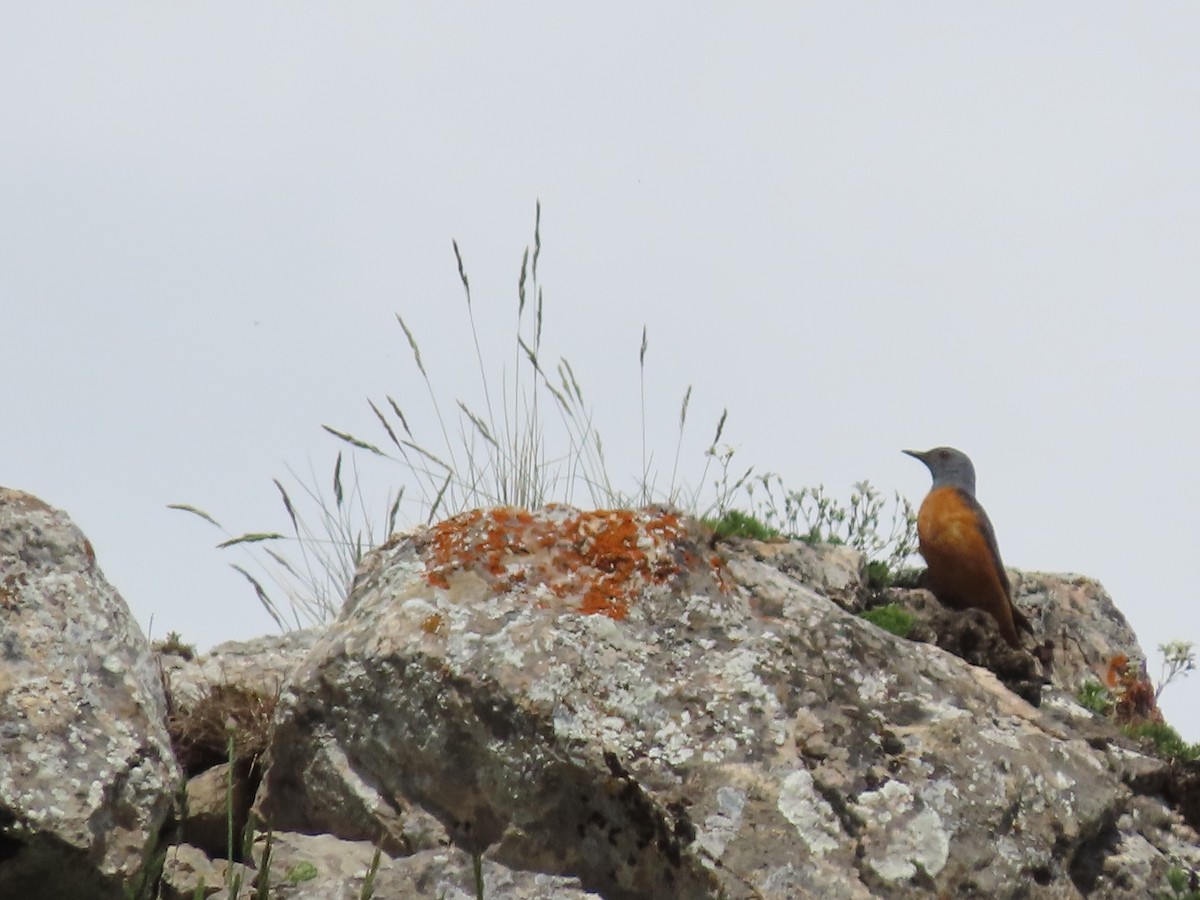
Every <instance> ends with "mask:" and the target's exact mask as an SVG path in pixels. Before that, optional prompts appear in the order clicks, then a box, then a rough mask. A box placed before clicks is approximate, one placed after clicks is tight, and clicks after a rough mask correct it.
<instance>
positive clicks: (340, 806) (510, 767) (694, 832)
mask: <svg viewBox="0 0 1200 900" xmlns="http://www.w3.org/2000/svg"><path fill="white" fill-rule="evenodd" d="M821 552H822V551H820V550H819V549H817V550H814V548H805V549H800V548H799V546H798V545H763V544H753V543H751V542H734V543H731V544H714V543H713V542H711V541H710V540H709V539H708V535H707V534H706V533H705V532H703V531H702V530H701V529H700V528H699V527H698V526H697V525H695V524H694V523H692V522H690V521H689V520H687V519H684V518H681V517H679V516H677V515H676V514H674V513H672V512H670V511H668V510H663V509H655V508H650V509H645V510H639V511H628V510H625V511H612V512H604V511H600V512H590V513H581V512H578V511H576V510H573V509H570V508H566V507H551V508H547V509H544V510H539V511H535V512H533V513H528V512H524V511H520V510H514V509H499V510H489V511H484V512H480V511H476V512H472V513H467V514H463V515H461V516H457V517H455V518H452V519H449V520H447V521H445V522H443V523H441V524H439V525H436V526H433V527H431V528H428V529H422V530H419V531H416V532H413V533H410V534H408V535H404V536H399V537H397V538H394V539H393V540H391V541H389V542H388V543H387V544H386V545H384V546H383V547H381V548H379V549H378V550H377V551H375V552H374V553H373V554H371V555H370V556H369V557H368V558H367V559H366V560H365V561H364V564H363V566H362V567H361V569H360V572H359V574H358V577H357V578H356V582H355V585H354V587H353V589H352V592H351V596H350V597H349V599H348V602H347V604H346V607H345V609H344V611H343V614H342V616H341V617H340V618H339V620H338V621H337V622H336V623H334V624H332V625H331V626H330V627H329V628H328V629H327V631H326V632H325V633H324V634H323V635H322V636H320V637H319V638H318V640H317V641H316V643H315V644H314V646H313V647H312V649H311V651H310V653H309V655H308V658H307V659H306V660H305V661H304V663H303V664H302V665H301V666H300V667H299V668H298V669H297V670H296V671H295V673H294V674H293V677H292V680H291V681H290V682H289V684H288V685H287V686H286V687H285V688H284V691H283V693H282V696H281V701H280V706H279V708H278V710H277V717H276V731H275V736H274V740H273V744H272V747H271V751H270V767H269V769H268V772H267V776H266V778H265V779H264V783H263V787H262V789H261V791H260V795H259V800H258V804H257V809H258V813H259V815H260V816H261V817H262V818H263V819H264V820H265V821H268V822H270V823H271V825H272V827H274V828H275V829H277V830H285V831H286V830H294V831H299V832H310V833H312V832H319V833H326V834H329V835H332V836H335V837H339V838H343V839H354V840H360V841H367V842H372V843H373V842H376V841H382V842H384V843H385V844H387V843H388V842H389V841H390V842H392V843H393V845H394V844H395V843H397V842H398V839H397V829H398V828H400V827H401V825H402V823H403V821H404V819H405V816H406V815H407V813H408V811H410V810H411V809H412V808H413V807H417V808H420V809H423V810H425V811H426V812H427V813H429V814H431V815H433V816H435V817H436V818H437V819H438V820H439V821H440V822H441V824H442V826H443V827H444V828H445V830H446V832H447V833H448V834H449V836H450V838H451V839H452V841H453V842H454V844H455V845H456V846H458V847H461V848H463V849H464V850H466V851H468V852H478V853H484V854H486V858H487V859H488V860H490V861H494V862H496V863H499V864H502V865H503V866H506V867H508V868H510V869H514V870H522V869H524V870H530V871H537V872H543V873H549V874H553V875H556V876H560V877H566V878H572V879H578V884H579V886H580V888H581V889H582V890H585V891H592V892H595V893H597V894H599V895H600V896H603V897H605V898H614V900H617V898H642V897H653V898H705V897H711V898H718V897H724V898H781V900H782V898H792V897H806V896H816V897H822V896H834V895H836V896H839V897H909V896H912V897H918V896H920V897H925V896H937V895H941V896H955V897H1064V898H1066V897H1072V898H1073V897H1144V896H1150V895H1152V894H1153V889H1154V888H1156V887H1157V886H1165V884H1166V880H1165V879H1166V873H1167V871H1168V869H1169V868H1170V867H1172V866H1180V867H1183V868H1190V869H1197V868H1200V849H1198V847H1197V836H1196V834H1195V832H1193V831H1192V830H1191V829H1190V828H1189V827H1188V826H1187V825H1186V824H1184V823H1183V821H1182V820H1181V819H1180V818H1179V816H1178V815H1177V814H1176V813H1175V812H1174V811H1173V810H1171V809H1169V808H1168V807H1166V806H1165V805H1164V804H1163V803H1162V802H1161V801H1159V800H1158V799H1156V798H1154V797H1152V796H1140V795H1139V794H1137V793H1135V791H1134V790H1132V789H1131V788H1130V787H1129V786H1127V784H1126V783H1125V781H1126V779H1127V778H1128V777H1129V776H1130V773H1131V772H1133V771H1136V770H1138V769H1139V768H1144V767H1151V768H1152V767H1153V766H1154V765H1155V763H1154V761H1150V760H1146V758H1145V757H1142V756H1141V755H1140V754H1138V753H1136V752H1134V751H1133V750H1130V749H1128V748H1127V747H1124V746H1122V745H1121V743H1120V742H1119V741H1116V740H1114V739H1112V738H1111V737H1102V738H1099V739H1098V738H1097V737H1096V734H1095V724H1094V721H1095V720H1094V718H1093V717H1092V716H1091V714H1090V713H1088V712H1086V711H1085V710H1083V709H1082V708H1081V707H1079V706H1078V704H1076V703H1075V701H1074V700H1073V689H1074V687H1075V686H1076V685H1077V684H1078V683H1080V679H1081V678H1083V676H1084V674H1085V673H1087V672H1099V671H1102V670H1103V666H1104V665H1105V664H1106V661H1107V658H1108V655H1111V654H1112V653H1114V652H1116V653H1126V654H1129V655H1131V656H1136V655H1140V649H1139V648H1138V647H1137V644H1136V639H1135V638H1134V637H1133V635H1132V633H1131V632H1129V631H1128V628H1127V626H1124V622H1123V619H1122V618H1121V617H1120V615H1119V613H1117V612H1116V610H1115V608H1113V607H1111V603H1108V604H1107V605H1106V598H1105V597H1104V596H1103V595H1102V592H1100V591H1099V589H1098V588H1096V587H1095V586H1094V585H1090V583H1087V582H1083V581H1071V580H1070V579H1066V580H1064V579H1055V578H1053V577H1052V576H1029V578H1028V581H1026V580H1025V579H1022V581H1021V588H1020V590H1021V591H1022V594H1020V595H1019V598H1018V602H1022V603H1023V604H1024V606H1023V608H1026V609H1029V608H1030V607H1031V606H1032V607H1036V609H1035V614H1034V615H1031V619H1033V621H1034V624H1035V628H1039V634H1038V640H1039V641H1041V640H1043V639H1044V638H1050V639H1051V640H1052V642H1053V643H1054V645H1055V648H1054V658H1053V660H1051V661H1050V662H1049V664H1048V665H1047V666H1046V668H1047V670H1048V673H1049V675H1050V677H1051V681H1050V683H1049V684H1047V685H1046V687H1045V690H1044V691H1043V692H1041V694H1040V696H1039V697H1038V699H1039V700H1041V702H1042V707H1041V708H1037V707H1034V706H1031V705H1030V704H1029V703H1027V702H1026V701H1025V700H1023V699H1022V698H1021V697H1019V696H1017V695H1016V694H1014V693H1013V692H1012V691H1010V690H1009V689H1008V688H1007V687H1006V686H1005V685H1004V684H1002V683H1001V682H1000V681H999V680H998V679H997V677H996V676H995V675H994V674H993V673H992V672H991V671H988V670H987V669H985V668H981V667H978V666H974V665H970V664H968V663H967V662H965V661H964V660H963V659H960V658H958V657H957V656H954V655H952V654H950V653H947V652H944V651H943V650H941V649H939V648H938V647H936V646H933V645H932V644H928V643H918V642H914V641H909V640H904V639H900V638H897V637H895V636H893V635H891V634H888V633H887V632H884V631H882V630H880V629H878V628H876V627H875V626H873V625H871V624H870V623H868V622H866V621H864V620H862V619H860V618H858V617H856V616H854V615H852V614H850V613H848V612H847V611H846V610H845V609H843V608H842V605H849V606H851V607H852V608H853V607H854V606H855V605H856V604H858V603H859V599H856V598H859V595H860V592H861V591H863V590H865V588H864V587H863V585H862V583H861V560H855V559H854V558H853V556H852V555H849V556H848V555H847V553H846V551H844V550H838V551H836V552H833V553H831V555H830V556H829V558H828V560H827V561H824V562H823V561H822V560H821V559H820V553H821ZM814 553H815V554H817V555H816V556H814V555H813V554H814ZM813 572H824V573H826V574H825V575H823V576H821V577H818V578H813V575H812V574H811V573H813ZM847 573H849V574H847ZM806 578H810V579H813V580H812V581H807V580H805V579H806ZM912 593H914V594H924V593H925V592H919V591H917V592H912ZM831 597H832V598H833V599H831ZM835 600H837V601H839V602H840V603H841V604H842V605H839V602H835ZM1080 607H1086V609H1082V611H1081V612H1080V613H1079V615H1078V616H1076V617H1075V618H1074V619H1073V618H1072V616H1073V615H1074V612H1073V610H1075V609H1076V608H1080ZM1073 622H1079V623H1080V624H1079V627H1081V628H1087V629H1090V630H1092V631H1095V632H1097V633H1096V635H1094V636H1092V637H1088V638H1086V639H1076V640H1073V641H1072V640H1069V639H1070V638H1071V637H1072V634H1071V630H1072V628H1073V627H1074V626H1073V625H1072V623H1073ZM1043 623H1047V624H1046V625H1045V626H1044V628H1050V629H1051V630H1053V632H1054V633H1046V631H1045V630H1044V629H1043V628H1042V627H1040V626H1043ZM1122 626H1123V630H1122ZM981 627H986V622H985V623H984V626H981ZM1061 629H1066V631H1067V635H1066V636H1065V637H1064V635H1063V634H1062V633H1061ZM1076 637H1078V636H1076ZM1071 654H1074V655H1073V656H1072V655H1071ZM1031 665H1032V663H1031ZM1059 672H1064V673H1067V680H1066V682H1065V683H1063V684H1061V685H1060V684H1058V683H1055V681H1054V680H1053V679H1054V677H1055V675H1056V673H1059ZM1064 688H1065V689H1064ZM428 852H443V851H439V850H436V849H435V848H430V850H429V851H428ZM830 891H836V894H831V893H830Z"/></svg>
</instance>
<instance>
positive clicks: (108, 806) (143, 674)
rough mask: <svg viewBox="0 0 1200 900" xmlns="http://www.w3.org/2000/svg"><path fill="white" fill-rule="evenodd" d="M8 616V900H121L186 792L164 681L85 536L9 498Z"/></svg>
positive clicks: (0, 769)
mask: <svg viewBox="0 0 1200 900" xmlns="http://www.w3.org/2000/svg"><path fill="white" fill-rule="evenodd" d="M0 615H2V616H3V623H4V624H3V661H2V662H0V897H21V898H36V897H48V898H62V897H71V898H82V900H86V898H92V897H96V898H107V897H120V896H122V886H123V885H125V884H126V883H129V882H131V881H133V880H134V879H135V878H136V877H137V874H138V872H139V870H141V869H142V867H143V865H144V863H145V861H146V858H147V856H148V855H149V854H150V853H151V852H152V851H153V850H154V845H155V843H156V840H157V837H158V832H159V829H160V827H161V825H162V823H163V821H164V819H165V818H166V816H167V813H168V811H169V809H170V807H171V804H172V800H173V797H174V794H175V791H176V788H177V785H178V782H179V771H178V768H177V766H176V764H175V760H174V758H173V757H172V755H171V750H170V746H169V745H168V741H167V735H166V731H165V728H164V724H163V718H164V715H165V701H164V698H163V693H162V687H161V684H160V681H159V677H158V672H157V670H156V669H155V667H154V665H153V662H152V658H151V654H150V650H149V647H148V645H147V643H146V640H145V638H144V637H143V636H142V634H141V632H140V630H139V629H138V627H137V624H136V623H135V622H134V620H133V617H132V616H131V615H130V613H129V610H128V608H127V607H126V605H125V603H124V601H123V600H122V599H121V597H120V596H119V595H118V594H117V592H116V591H115V590H114V589H113V588H112V586H111V585H109V584H108V582H107V581H106V580H105V578H104V575H103V574H102V573H101V571H100V569H99V567H98V566H97V565H96V557H95V553H94V552H93V550H92V546H91V544H90V543H88V541H87V539H86V538H85V537H84V536H83V535H82V534H81V533H80V531H79V530H78V529H77V528H76V527H75V526H74V525H73V524H72V523H71V521H70V520H69V519H68V518H67V516H66V515H65V514H64V513H62V512H59V511H57V510H55V509H52V508H51V507H49V506H47V505H46V504H44V503H42V502H41V501H40V500H38V499H37V498H35V497H33V496H30V495H29V494H26V493H22V492H20V491H15V490H10V489H7V488H0Z"/></svg>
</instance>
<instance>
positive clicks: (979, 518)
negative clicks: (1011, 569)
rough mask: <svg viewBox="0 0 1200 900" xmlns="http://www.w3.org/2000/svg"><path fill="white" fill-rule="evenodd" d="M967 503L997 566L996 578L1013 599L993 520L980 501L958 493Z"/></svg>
mask: <svg viewBox="0 0 1200 900" xmlns="http://www.w3.org/2000/svg"><path fill="white" fill-rule="evenodd" d="M958 493H959V495H960V496H961V497H962V501H963V503H965V504H966V505H967V506H968V507H969V508H970V510H971V512H973V513H974V514H975V521H976V523H977V524H978V525H979V532H980V534H982V535H983V540H984V542H985V543H986V544H987V548H988V551H989V552H990V553H991V554H992V562H994V563H995V564H996V576H997V577H998V578H999V579H1000V584H1002V585H1003V586H1004V593H1005V594H1006V595H1007V596H1008V597H1010V598H1011V597H1012V585H1010V584H1009V583H1008V573H1007V572H1005V571H1004V563H1003V562H1002V561H1001V560H1000V548H999V547H998V546H997V545H996V532H995V531H993V530H992V520H991V519H989V518H988V515H987V513H986V512H984V511H983V507H982V506H980V505H979V501H978V500H976V499H975V498H974V497H972V496H971V495H970V494H968V493H967V492H966V491H964V490H959V491H958Z"/></svg>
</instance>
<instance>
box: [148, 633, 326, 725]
mask: <svg viewBox="0 0 1200 900" xmlns="http://www.w3.org/2000/svg"><path fill="white" fill-rule="evenodd" d="M319 634H320V629H316V628H306V629H304V630H302V631H289V632H287V633H286V634H278V635H268V636H266V637H260V638H254V639H253V640H249V641H226V642H225V643H223V644H218V645H217V646H215V647H213V648H212V650H210V651H209V652H208V653H205V654H202V655H200V656H197V657H194V658H192V659H186V658H184V657H182V656H179V655H176V654H173V653H162V654H160V664H161V666H162V670H163V677H164V680H165V682H166V684H167V689H168V691H169V693H170V697H171V699H172V701H173V702H174V704H175V705H176V706H178V707H181V708H184V709H187V708H190V707H193V706H195V705H196V704H197V703H199V702H200V700H201V699H203V698H204V697H206V696H208V694H209V693H210V692H211V691H212V689H213V687H214V686H215V685H228V684H232V685H236V686H238V687H240V688H244V689H246V690H249V691H254V692H255V693H258V694H262V695H263V696H266V697H275V696H277V695H278V694H279V690H280V688H281V687H282V686H283V683H284V682H285V681H286V680H287V677H288V675H289V674H290V673H291V671H292V669H294V668H296V666H297V665H298V664H299V663H300V662H301V661H302V660H303V659H304V657H305V656H306V655H307V654H308V652H309V650H311V649H312V646H313V644H314V643H316V640H317V636H318V635H319Z"/></svg>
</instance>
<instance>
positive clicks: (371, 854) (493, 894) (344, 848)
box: [244, 832, 599, 900]
mask: <svg viewBox="0 0 1200 900" xmlns="http://www.w3.org/2000/svg"><path fill="white" fill-rule="evenodd" d="M265 848H266V838H265V835H260V836H259V838H258V840H256V841H255V843H254V848H253V850H254V860H255V863H256V866H257V870H248V871H247V873H246V883H247V884H256V883H257V879H258V877H259V876H258V872H259V871H261V870H262V868H263V865H262V863H263V852H264V850H265ZM269 868H270V873H271V875H270V883H271V898H272V900H359V898H361V897H363V896H364V892H363V887H364V884H365V883H366V880H367V878H368V877H369V878H371V886H372V892H371V894H370V896H372V897H376V898H379V900H391V898H396V900H401V898H404V900H408V898H413V900H416V898H421V897H430V898H439V900H474V898H475V897H476V896H477V894H476V892H475V887H476V884H475V871H474V864H473V862H472V860H471V857H470V856H469V855H467V854H466V853H464V852H463V851H462V850H458V849H455V848H453V847H439V848H437V849H433V850H422V851H420V852H417V853H414V854H411V855H409V856H403V857H400V858H392V857H390V856H388V855H387V854H386V853H380V855H379V860H378V864H377V865H376V863H375V847H373V846H372V845H371V844H369V843H367V842H365V841H342V840H338V839H337V838H334V837H331V836H330V835H327V834H323V835H307V834H295V833H289V832H275V833H273V834H272V835H271V856H270V865H269ZM480 880H481V881H482V882H483V885H484V896H485V897H487V898H488V900H599V898H597V897H596V895H595V894H589V893H587V892H586V891H583V890H581V889H580V887H579V882H578V881H577V880H576V879H573V878H562V877H558V876H554V875H545V874H542V873H534V872H515V871H512V870H511V869H507V868H505V867H504V866H501V865H498V864H496V863H494V862H491V861H490V860H484V861H483V863H482V866H481V872H480ZM244 893H246V894H249V893H251V892H250V891H249V890H245V891H244Z"/></svg>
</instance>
